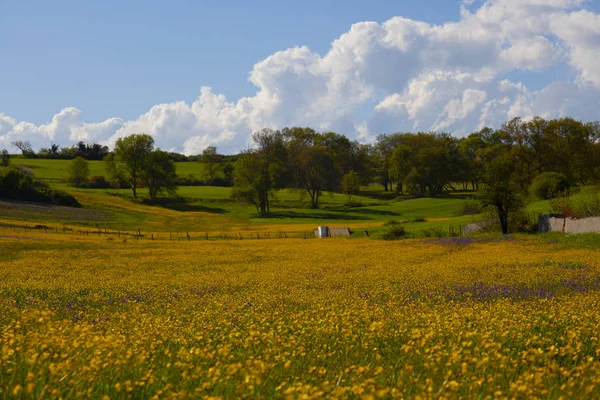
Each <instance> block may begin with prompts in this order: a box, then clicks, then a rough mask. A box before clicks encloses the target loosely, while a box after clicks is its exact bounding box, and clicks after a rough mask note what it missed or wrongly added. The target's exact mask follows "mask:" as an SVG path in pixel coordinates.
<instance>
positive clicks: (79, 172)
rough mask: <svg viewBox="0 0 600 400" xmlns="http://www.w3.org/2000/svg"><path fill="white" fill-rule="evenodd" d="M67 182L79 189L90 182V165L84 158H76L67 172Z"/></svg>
mask: <svg viewBox="0 0 600 400" xmlns="http://www.w3.org/2000/svg"><path fill="white" fill-rule="evenodd" d="M67 173H68V175H67V181H68V182H69V183H71V184H72V185H75V186H77V187H79V186H81V185H82V184H84V183H85V182H87V181H88V179H89V177H90V165H89V163H88V162H87V161H85V160H84V159H83V158H82V157H77V158H74V159H73V160H72V161H71V163H70V164H69V168H68V170H67Z"/></svg>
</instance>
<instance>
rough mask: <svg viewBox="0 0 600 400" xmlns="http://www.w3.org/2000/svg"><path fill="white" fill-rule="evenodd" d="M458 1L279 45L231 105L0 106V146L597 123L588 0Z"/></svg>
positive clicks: (599, 36) (593, 18)
mask: <svg viewBox="0 0 600 400" xmlns="http://www.w3.org/2000/svg"><path fill="white" fill-rule="evenodd" d="M460 7H461V14H460V15H461V16H460V18H459V20H457V21H448V22H447V23H444V24H441V25H431V24H427V23H424V22H421V21H414V20H411V19H407V18H403V17H394V18H391V19H390V20H388V21H385V22H383V23H381V24H380V23H376V22H359V23H356V24H354V25H352V26H351V27H350V28H349V30H348V31H347V32H346V33H344V34H343V35H341V36H340V37H339V38H337V39H335V40H334V41H333V42H332V43H331V47H330V49H329V50H328V52H327V53H325V54H323V55H321V54H318V53H315V52H313V51H311V50H310V49H309V48H307V47H305V46H300V47H294V48H290V49H286V50H283V51H279V52H276V53H274V54H272V55H271V56H269V57H267V58H266V59H264V60H262V61H261V62H259V63H257V64H256V65H255V66H254V68H253V70H252V71H251V72H250V75H249V79H250V82H251V83H252V84H253V85H255V87H256V93H255V94H254V95H253V96H249V97H244V98H241V99H237V100H234V101H231V100H228V99H226V98H225V97H224V96H223V95H221V94H218V93H214V92H213V90H212V89H211V88H210V87H202V88H201V89H200V94H199V96H198V98H197V99H196V100H195V101H194V102H192V103H191V104H188V103H185V102H174V103H167V104H158V105H155V106H153V107H152V108H151V109H150V110H149V111H148V112H147V113H145V114H143V115H141V116H140V117H139V118H137V119H135V120H130V121H124V120H122V119H120V118H111V119H108V120H106V121H101V122H93V123H90V122H85V121H83V120H82V113H81V111H80V110H78V109H77V108H75V107H69V108H66V109H64V110H62V111H60V112H59V113H58V114H56V115H55V116H54V117H53V118H52V121H50V122H49V123H47V124H42V125H34V124H31V123H28V122H23V121H19V122H18V121H15V120H14V118H11V117H10V116H7V115H5V114H2V113H0V146H7V145H8V143H9V142H10V141H12V140H17V139H22V140H30V141H31V142H32V144H34V146H37V147H39V146H42V145H44V146H47V145H48V142H49V141H53V142H56V143H60V144H63V145H66V144H69V143H73V142H76V141H78V140H87V141H91V140H94V141H99V142H102V143H106V144H108V145H112V144H114V142H115V141H116V139H117V138H118V137H122V136H126V135H128V134H131V133H134V132H145V133H148V134H150V135H152V136H153V137H154V138H155V141H156V143H157V145H158V146H160V147H161V148H163V149H168V150H176V151H183V152H185V153H187V154H193V153H199V152H200V151H201V150H202V149H203V148H205V147H206V146H209V145H216V146H218V147H219V148H220V150H221V151H225V152H230V153H231V152H235V151H237V150H240V149H242V148H246V147H247V146H248V144H249V143H248V140H249V139H248V138H249V134H250V133H251V132H253V131H256V130H258V129H261V128H263V127H284V126H294V125H301V126H311V127H313V128H315V129H317V130H321V131H324V130H334V131H337V132H340V133H344V134H346V135H348V136H350V137H353V138H357V139H359V140H363V141H370V140H372V139H373V137H374V136H375V135H376V134H377V133H383V132H397V131H415V130H421V131H429V130H438V131H446V132H451V133H454V134H456V135H465V134H468V133H469V132H471V131H473V130H476V129H479V128H481V127H483V126H494V127H498V126H499V125H500V124H501V123H502V122H504V121H505V120H507V119H510V118H512V117H515V116H522V117H531V116H534V115H541V116H545V117H560V116H564V115H569V116H573V117H575V118H580V119H584V120H589V119H594V118H596V110H595V109H594V107H593V105H594V104H597V103H598V100H599V99H600V63H598V60H597V56H596V54H598V51H599V50H600V15H598V14H595V13H593V12H591V11H588V10H586V9H585V1H583V0H487V1H483V2H481V1H478V2H474V1H467V0H464V1H463V2H462V4H461V5H460ZM519 71H527V73H528V74H534V75H535V74H538V75H539V76H540V79H542V80H543V79H546V77H549V76H552V77H553V78H554V79H555V80H554V81H550V82H549V83H548V84H547V85H546V86H545V87H543V88H542V89H539V90H532V89H530V88H529V87H528V86H527V82H519V81H517V80H515V81H511V80H510V79H507V78H508V77H510V76H511V74H512V73H515V72H519ZM556 71H561V72H560V73H562V74H563V75H564V76H562V77H561V78H560V80H556V76H557V74H556ZM549 72H552V74H549ZM559 75H560V74H559ZM532 76H533V75H532Z"/></svg>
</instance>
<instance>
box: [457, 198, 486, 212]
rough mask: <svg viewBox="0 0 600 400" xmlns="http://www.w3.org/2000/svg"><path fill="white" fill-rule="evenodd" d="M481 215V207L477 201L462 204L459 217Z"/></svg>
mask: <svg viewBox="0 0 600 400" xmlns="http://www.w3.org/2000/svg"><path fill="white" fill-rule="evenodd" d="M479 213H481V207H480V206H479V202H478V201H477V200H467V201H465V202H464V203H463V205H462V207H461V209H460V211H459V215H476V214H479Z"/></svg>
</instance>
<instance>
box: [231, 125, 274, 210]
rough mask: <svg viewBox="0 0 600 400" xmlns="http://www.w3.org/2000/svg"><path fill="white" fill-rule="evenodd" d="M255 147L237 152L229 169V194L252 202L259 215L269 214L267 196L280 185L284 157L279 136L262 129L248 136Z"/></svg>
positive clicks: (243, 200)
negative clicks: (230, 184)
mask: <svg viewBox="0 0 600 400" xmlns="http://www.w3.org/2000/svg"><path fill="white" fill-rule="evenodd" d="M252 140H253V141H254V143H255V145H256V148H255V149H253V150H249V151H247V152H244V153H242V154H241V155H240V157H239V158H238V160H237V161H236V163H235V167H234V170H233V185H234V188H233V191H232V197H233V198H234V199H236V200H238V201H242V202H246V203H250V204H253V205H254V206H255V207H256V210H257V212H258V213H259V215H267V214H269V212H270V211H271V210H270V204H269V199H270V197H271V196H272V193H273V191H274V190H275V189H276V188H278V187H279V186H280V184H281V182H280V179H281V176H282V171H283V164H284V160H285V148H284V144H283V135H282V134H281V132H280V131H274V130H272V129H269V128H265V129H263V130H261V131H259V132H256V133H254V134H253V135H252Z"/></svg>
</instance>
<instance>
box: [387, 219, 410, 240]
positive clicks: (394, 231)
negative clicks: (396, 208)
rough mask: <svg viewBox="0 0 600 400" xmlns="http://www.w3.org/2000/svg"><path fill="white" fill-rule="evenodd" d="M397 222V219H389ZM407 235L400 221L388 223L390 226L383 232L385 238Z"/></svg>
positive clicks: (400, 237)
mask: <svg viewBox="0 0 600 400" xmlns="http://www.w3.org/2000/svg"><path fill="white" fill-rule="evenodd" d="M389 222H396V221H389ZM404 236H406V232H405V230H404V227H403V226H402V225H400V224H398V223H394V224H388V227H387V228H386V229H385V230H384V231H383V233H382V234H381V239H383V240H398V239H402V238H403V237H404Z"/></svg>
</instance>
